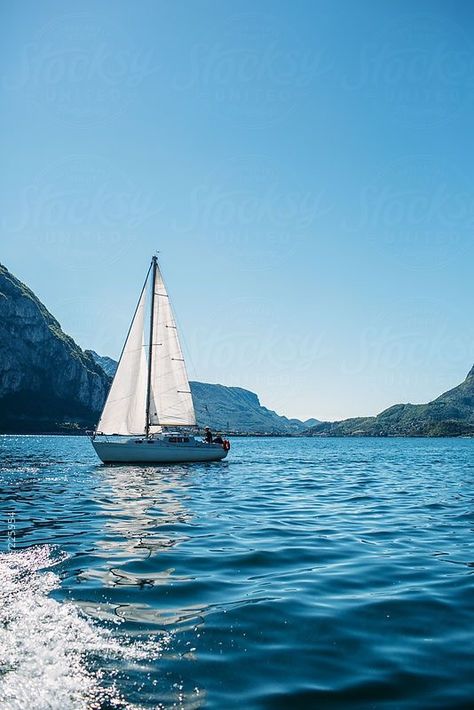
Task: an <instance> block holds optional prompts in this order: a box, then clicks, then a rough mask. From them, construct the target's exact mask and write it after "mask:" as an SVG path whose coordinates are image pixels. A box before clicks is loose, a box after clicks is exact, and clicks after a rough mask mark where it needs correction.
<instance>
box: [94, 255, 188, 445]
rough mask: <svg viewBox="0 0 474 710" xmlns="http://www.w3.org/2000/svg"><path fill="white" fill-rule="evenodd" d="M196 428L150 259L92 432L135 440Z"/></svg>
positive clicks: (178, 348) (157, 273) (183, 370)
mask: <svg viewBox="0 0 474 710" xmlns="http://www.w3.org/2000/svg"><path fill="white" fill-rule="evenodd" d="M148 291H150V294H149V295H151V298H150V299H149V300H150V307H149V309H148V310H149V317H146V315H147V316H148V314H146V303H147V296H148ZM150 337H151V341H150ZM195 424H196V418H195V414H194V406H193V400H192V396H191V392H190V389H189V381H188V376H187V374H186V366H185V363H184V358H183V353H182V351H181V346H180V344H179V339H178V332H177V328H176V322H175V319H174V317H173V312H172V310H171V304H170V302H169V297H168V294H167V292H166V288H165V285H164V282H163V277H162V275H161V272H160V269H159V267H158V263H157V259H156V257H153V261H152V264H151V267H150V269H149V271H148V274H147V278H146V281H145V285H144V287H143V290H142V293H141V295H140V300H139V302H138V305H137V308H136V311H135V315H134V317H133V320H132V324H131V326H130V330H129V333H128V336H127V340H126V342H125V345H124V348H123V351H122V355H121V356H120V360H119V364H118V367H117V371H116V373H115V377H114V380H113V382H112V386H111V388H110V392H109V395H108V397H107V400H106V403H105V406H104V409H103V412H102V415H101V418H100V421H99V424H98V426H97V431H98V432H100V433H102V434H124V435H135V434H148V433H154V432H157V431H159V430H160V429H161V427H163V426H194V425H195Z"/></svg>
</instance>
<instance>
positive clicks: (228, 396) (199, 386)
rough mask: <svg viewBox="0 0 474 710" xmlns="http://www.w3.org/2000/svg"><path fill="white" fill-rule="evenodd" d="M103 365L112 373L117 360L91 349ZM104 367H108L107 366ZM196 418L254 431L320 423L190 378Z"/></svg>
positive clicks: (271, 431)
mask: <svg viewBox="0 0 474 710" xmlns="http://www.w3.org/2000/svg"><path fill="white" fill-rule="evenodd" d="M87 352H90V353H91V355H92V357H93V358H94V359H95V361H96V362H97V364H99V365H100V366H101V367H104V365H105V366H106V367H107V374H109V375H113V374H114V373H115V370H116V368H117V362H116V361H115V360H112V358H109V357H104V356H102V355H97V353H95V352H94V351H93V350H89V351H87ZM104 369H105V368H104ZM189 384H190V386H191V392H192V395H193V402H194V408H195V410H196V420H197V423H198V425H199V426H201V427H204V426H210V427H211V429H213V430H215V431H218V430H220V429H222V430H223V431H232V432H236V433H243V432H246V433H253V434H265V433H267V434H298V433H300V432H301V431H303V430H305V429H307V428H308V427H309V426H313V425H314V423H317V421H318V420H317V419H309V420H308V421H307V422H301V421H300V420H299V419H288V418H287V417H282V416H280V415H278V414H276V413H275V412H273V411H271V410H270V409H267V408H266V407H262V405H261V404H260V401H259V399H258V396H257V395H256V394H255V393H254V392H250V391H249V390H245V389H242V388H241V387H226V386H224V385H216V384H209V383H207V382H192V381H191V382H190V383H189Z"/></svg>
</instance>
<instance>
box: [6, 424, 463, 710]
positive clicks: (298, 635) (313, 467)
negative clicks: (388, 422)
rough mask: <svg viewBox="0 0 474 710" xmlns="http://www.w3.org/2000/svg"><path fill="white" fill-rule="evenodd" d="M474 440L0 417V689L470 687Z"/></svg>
mask: <svg viewBox="0 0 474 710" xmlns="http://www.w3.org/2000/svg"><path fill="white" fill-rule="evenodd" d="M473 454H474V440H472V439H451V440H449V439H435V440H422V439H407V440H403V439H383V440H376V439H374V440H370V439H317V440H312V439H239V440H234V441H233V447H232V450H231V454H230V456H229V459H228V460H227V461H225V462H222V463H215V464H192V465H187V466H185V465H176V466H167V467H157V468H154V467H144V468H140V467H134V466H115V467H106V466H103V465H101V464H100V463H99V461H98V460H97V458H96V456H95V454H94V452H93V450H92V448H91V446H90V444H89V441H88V440H87V439H86V438H82V437H19V436H18V437H17V436H11V437H1V438H0V505H1V512H2V518H1V521H2V522H1V530H0V539H1V543H2V554H1V555H0V595H1V597H2V598H1V599H0V602H1V603H0V608H1V612H0V663H1V674H0V707H1V708H2V710H3V709H8V710H10V709H14V710H17V709H18V710H20V709H23V708H35V709H39V710H42V709H43V708H44V709H46V708H48V709H50V710H51V709H52V710H67V709H68V708H91V709H92V708H102V709H103V710H105V709H106V708H107V709H109V708H172V707H173V708H175V707H179V708H181V707H183V708H200V707H206V708H219V709H222V708H224V709H227V708H229V709H231V708H285V709H286V708H290V709H291V710H293V709H294V708H348V707H350V708H364V710H365V709H366V708H387V709H388V708H417V709H418V708H471V707H472V705H473V698H474V673H473V669H474V578H473V571H474V455H473Z"/></svg>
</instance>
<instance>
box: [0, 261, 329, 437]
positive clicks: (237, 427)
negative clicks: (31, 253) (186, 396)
mask: <svg viewBox="0 0 474 710" xmlns="http://www.w3.org/2000/svg"><path fill="white" fill-rule="evenodd" d="M116 367H117V363H116V361H115V360H113V359H112V358H109V357H105V356H100V355H98V354H97V353H95V352H94V351H92V350H86V351H83V350H82V349H81V348H80V347H79V346H78V345H77V344H76V343H75V342H74V340H73V339H72V338H70V337H69V336H68V335H66V333H64V331H63V330H62V328H61V326H60V324H59V323H58V321H57V320H56V319H55V318H54V317H53V316H52V315H51V313H50V312H49V311H48V310H47V308H46V307H45V306H44V305H43V304H42V303H41V301H40V300H39V299H38V298H37V297H36V296H35V294H34V293H33V292H32V291H31V290H30V289H29V288H28V287H27V286H25V284H23V283H22V282H21V281H19V279H17V278H16V277H15V276H13V274H12V273H11V272H9V271H8V269H7V268H6V267H5V266H2V265H1V264H0V432H5V433H8V432H15V433H28V432H69V431H84V430H85V429H92V428H94V427H95V425H96V423H97V421H98V419H99V415H100V412H101V410H102V407H103V404H104V402H105V398H106V396H107V392H108V390H109V387H110V383H111V378H112V376H113V374H114V372H115V369H116ZM191 388H192V392H193V399H194V404H195V408H196V415H197V420H198V423H199V424H200V425H202V426H204V425H206V424H207V425H209V426H211V427H212V428H213V429H223V430H226V431H227V430H228V429H230V430H232V431H235V432H242V433H245V432H248V433H255V434H264V433H271V434H296V433H299V432H301V431H302V430H304V429H307V428H308V426H310V425H311V424H313V423H314V421H316V420H313V421H311V420H309V421H308V422H300V421H299V420H298V419H288V418H287V417H280V416H279V415H278V414H276V413H275V412H272V411H271V410H269V409H266V408H265V407H262V406H261V405H260V402H259V399H258V397H257V395H256V394H254V393H253V392H249V391H248V390H244V389H242V388H240V387H225V386H224V385H212V384H206V383H203V382H192V383H191Z"/></svg>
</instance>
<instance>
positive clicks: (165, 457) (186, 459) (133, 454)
mask: <svg viewBox="0 0 474 710" xmlns="http://www.w3.org/2000/svg"><path fill="white" fill-rule="evenodd" d="M92 446H93V447H94V449H95V451H96V453H97V456H98V457H99V458H100V460H101V461H102V462H103V463H143V464H162V463H193V462H198V461H221V460H222V459H225V457H226V456H227V454H228V451H227V450H225V449H224V448H223V447H222V445H221V444H206V443H204V442H201V441H192V440H191V441H190V442H189V443H170V442H168V441H161V440H159V439H151V440H150V441H147V440H142V441H140V440H136V439H127V440H125V441H103V440H99V439H93V440H92Z"/></svg>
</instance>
